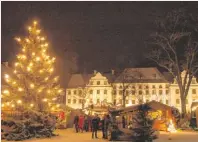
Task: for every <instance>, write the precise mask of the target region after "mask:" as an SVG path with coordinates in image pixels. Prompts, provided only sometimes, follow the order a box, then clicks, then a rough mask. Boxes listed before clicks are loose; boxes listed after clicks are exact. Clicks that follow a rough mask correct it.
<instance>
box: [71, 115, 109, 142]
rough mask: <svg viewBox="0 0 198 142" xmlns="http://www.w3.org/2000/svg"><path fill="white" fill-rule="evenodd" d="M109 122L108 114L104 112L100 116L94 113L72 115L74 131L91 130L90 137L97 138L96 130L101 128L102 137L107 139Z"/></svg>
mask: <svg viewBox="0 0 198 142" xmlns="http://www.w3.org/2000/svg"><path fill="white" fill-rule="evenodd" d="M110 123H111V120H110V116H109V115H108V114H105V115H104V116H103V117H102V118H100V117H99V116H98V114H95V115H94V116H90V115H88V116H85V115H80V116H78V115H76V116H75V117H74V126H75V130H76V133H78V132H83V131H84V130H85V131H86V132H88V131H91V132H92V138H94V137H95V138H98V136H97V131H98V130H100V129H101V130H102V138H104V139H107V136H108V127H109V124H110Z"/></svg>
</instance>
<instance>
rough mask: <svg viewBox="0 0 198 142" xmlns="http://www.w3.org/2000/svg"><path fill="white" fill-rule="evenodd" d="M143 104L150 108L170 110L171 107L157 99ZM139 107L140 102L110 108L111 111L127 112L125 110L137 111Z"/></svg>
mask: <svg viewBox="0 0 198 142" xmlns="http://www.w3.org/2000/svg"><path fill="white" fill-rule="evenodd" d="M144 105H148V106H149V107H150V109H151V110H170V109H171V107H170V106H168V105H165V104H162V103H160V102H157V101H154V100H153V101H150V102H148V103H145V104H144ZM139 107H140V104H137V105H133V106H129V107H125V108H120V109H116V110H110V112H111V113H127V112H132V111H137V110H138V109H139Z"/></svg>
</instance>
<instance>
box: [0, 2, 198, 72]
mask: <svg viewBox="0 0 198 142" xmlns="http://www.w3.org/2000/svg"><path fill="white" fill-rule="evenodd" d="M197 4H198V3H196V2H1V6H2V19H1V22H2V23H1V26H2V27H1V29H2V33H1V37H2V38H1V41H2V53H1V54H2V55H1V56H2V57H1V59H2V61H11V62H12V61H14V59H15V54H16V53H17V50H18V49H19V48H18V46H17V45H16V43H15V41H14V40H13V38H14V37H15V36H18V35H19V36H23V35H24V33H25V27H26V26H27V24H28V22H30V21H31V20H33V19H34V18H37V19H39V20H40V24H41V26H42V27H43V28H44V32H45V33H46V35H47V37H48V39H49V42H50V44H51V45H52V46H51V49H52V50H53V51H54V52H53V53H55V55H56V56H57V58H58V64H59V70H61V71H62V72H68V71H69V70H72V71H77V70H78V71H83V70H84V69H86V70H87V71H92V70H94V69H96V70H99V71H108V70H110V69H114V68H123V67H133V66H135V65H138V64H140V63H141V62H142V60H143V57H142V53H143V51H144V50H143V49H144V47H145V40H146V39H147V38H148V36H149V34H151V33H152V32H154V31H155V25H154V22H155V19H156V18H157V17H159V16H162V15H163V14H164V13H166V12H168V11H170V10H172V9H177V8H180V7H186V8H188V9H190V10H195V8H196V6H197Z"/></svg>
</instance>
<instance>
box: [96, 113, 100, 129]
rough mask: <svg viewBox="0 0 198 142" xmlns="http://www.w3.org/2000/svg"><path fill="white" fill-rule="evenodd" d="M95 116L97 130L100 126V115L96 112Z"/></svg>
mask: <svg viewBox="0 0 198 142" xmlns="http://www.w3.org/2000/svg"><path fill="white" fill-rule="evenodd" d="M96 117H97V130H99V128H100V117H99V116H98V114H96Z"/></svg>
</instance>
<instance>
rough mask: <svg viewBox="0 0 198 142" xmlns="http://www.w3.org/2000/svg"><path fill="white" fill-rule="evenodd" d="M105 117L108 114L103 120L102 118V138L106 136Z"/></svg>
mask: <svg viewBox="0 0 198 142" xmlns="http://www.w3.org/2000/svg"><path fill="white" fill-rule="evenodd" d="M105 117H106V115H104V116H103V118H102V120H101V124H102V138H105V126H104V121H105Z"/></svg>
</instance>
